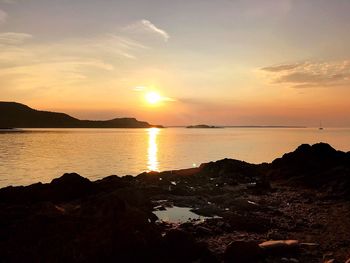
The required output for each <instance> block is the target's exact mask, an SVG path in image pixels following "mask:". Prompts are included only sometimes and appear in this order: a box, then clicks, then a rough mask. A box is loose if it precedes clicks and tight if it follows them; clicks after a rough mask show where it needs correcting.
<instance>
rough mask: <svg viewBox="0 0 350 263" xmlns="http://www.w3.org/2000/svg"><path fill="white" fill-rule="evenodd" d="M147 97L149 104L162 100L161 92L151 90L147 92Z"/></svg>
mask: <svg viewBox="0 0 350 263" xmlns="http://www.w3.org/2000/svg"><path fill="white" fill-rule="evenodd" d="M145 99H146V101H147V102H148V103H149V104H156V103H158V102H160V101H161V100H162V97H161V96H160V94H159V93H157V92H154V91H151V92H148V93H146V96H145Z"/></svg>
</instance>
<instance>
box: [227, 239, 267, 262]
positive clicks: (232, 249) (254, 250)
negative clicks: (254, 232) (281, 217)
mask: <svg viewBox="0 0 350 263" xmlns="http://www.w3.org/2000/svg"><path fill="white" fill-rule="evenodd" d="M261 258H262V249H261V248H260V247H259V245H258V244H257V243H256V242H252V241H233V242H231V243H230V244H229V245H228V246H227V248H226V250H225V253H224V260H225V262H226V263H231V262H232V263H256V262H258V261H259V260H260V259H261Z"/></svg>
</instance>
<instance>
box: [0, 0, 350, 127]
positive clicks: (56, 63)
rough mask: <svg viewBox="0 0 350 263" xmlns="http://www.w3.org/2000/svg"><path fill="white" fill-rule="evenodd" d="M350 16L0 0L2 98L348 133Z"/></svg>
mask: <svg viewBox="0 0 350 263" xmlns="http://www.w3.org/2000/svg"><path fill="white" fill-rule="evenodd" d="M349 12H350V2H349V1H346V0H339V1H326V0H311V1H298V0H278V1H277V0H266V1H263V2H262V1H258V0H249V1H230V0H219V1H209V0H204V1H202V0H189V1H168V0H162V1H161V0H149V1H141V0H136V1H104V2H102V3H101V2H100V1H97V0H76V1H65V2H64V3H62V1H59V0H53V1H50V2H48V1H44V0H31V1H24V0H11V1H8V0H7V1H4V0H0V100H3V101H17V102H22V103H24V104H27V105H29V106H31V107H34V108H37V109H44V110H51V111H62V112H66V113H68V114H71V115H73V116H75V117H78V118H84V119H109V118H114V117H136V118H138V119H140V120H146V121H149V122H151V123H154V124H164V125H188V124H198V123H207V124H216V125H305V126H318V125H319V122H320V121H322V123H323V125H324V126H350V117H349V116H350V103H349V100H350V99H349V98H350V50H349V48H348V47H349V44H350V35H349V34H348V32H349V31H350V16H349V15H348V14H349ZM140 87H142V88H140ZM152 91H154V92H158V93H159V94H160V96H161V100H160V102H159V103H156V104H155V105H151V104H150V103H147V101H146V100H145V96H146V94H147V93H149V92H152Z"/></svg>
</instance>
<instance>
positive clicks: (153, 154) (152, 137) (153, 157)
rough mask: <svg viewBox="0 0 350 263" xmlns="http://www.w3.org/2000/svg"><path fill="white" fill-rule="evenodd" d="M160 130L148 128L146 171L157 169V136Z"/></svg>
mask: <svg viewBox="0 0 350 263" xmlns="http://www.w3.org/2000/svg"><path fill="white" fill-rule="evenodd" d="M159 132H160V129H158V128H149V129H148V162H147V169H148V171H159V162H158V144H157V137H158V134H159Z"/></svg>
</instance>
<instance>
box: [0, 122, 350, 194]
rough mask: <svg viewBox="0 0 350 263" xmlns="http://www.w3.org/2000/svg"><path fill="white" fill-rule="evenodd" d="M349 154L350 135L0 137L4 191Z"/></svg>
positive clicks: (82, 132)
mask: <svg viewBox="0 0 350 263" xmlns="http://www.w3.org/2000/svg"><path fill="white" fill-rule="evenodd" d="M320 141H323V142H328V143H330V144H331V145H332V146H333V147H335V148H336V149H339V150H343V151H349V150H350V129H325V130H318V129H316V128H307V129H292V128H286V129H284V128H283V129H282V128H281V129H280V128H225V129H186V128H166V129H155V128H152V129H26V130H24V131H23V132H14V131H11V132H0V187H3V186H7V185H28V184H31V183H35V182H39V181H41V182H50V181H51V180H52V179H53V178H55V177H58V176H61V175H62V174H63V173H66V172H77V173H79V174H81V175H82V176H85V177H88V178H89V179H91V180H96V179H99V178H102V177H105V176H108V175H112V174H117V175H126V174H131V175H137V174H139V173H141V172H143V171H147V170H173V169H180V168H188V167H193V166H197V165H199V164H200V163H203V162H208V161H214V160H218V159H222V158H226V157H227V158H234V159H240V160H244V161H248V162H252V163H261V162H271V161H272V160H273V159H275V158H277V157H280V156H281V155H282V154H283V153H285V152H289V151H293V150H294V149H295V148H296V147H297V146H298V145H300V144H302V143H309V144H311V143H316V142H320Z"/></svg>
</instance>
